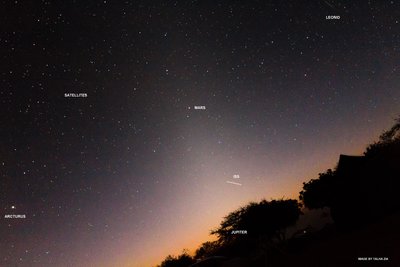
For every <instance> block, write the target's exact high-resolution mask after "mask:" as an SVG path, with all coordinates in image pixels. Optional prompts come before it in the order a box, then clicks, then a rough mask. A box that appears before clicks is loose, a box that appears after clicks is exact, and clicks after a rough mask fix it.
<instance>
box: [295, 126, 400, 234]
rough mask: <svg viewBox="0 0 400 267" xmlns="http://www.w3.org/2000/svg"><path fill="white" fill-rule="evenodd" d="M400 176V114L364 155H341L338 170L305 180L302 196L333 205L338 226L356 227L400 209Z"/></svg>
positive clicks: (312, 203) (307, 201) (314, 204)
mask: <svg viewBox="0 0 400 267" xmlns="http://www.w3.org/2000/svg"><path fill="white" fill-rule="evenodd" d="M399 177H400V118H398V119H396V122H395V124H394V126H393V127H392V128H391V129H389V130H387V131H385V132H384V133H383V134H382V135H381V136H380V138H379V141H377V142H375V143H373V144H371V145H369V146H368V147H367V149H366V151H365V152H364V155H363V156H358V157H357V156H345V155H341V156H340V158H339V163H338V165H337V167H336V170H335V171H332V170H328V171H327V172H325V173H322V174H320V175H319V178H318V179H312V180H310V181H309V182H307V183H304V184H303V190H302V191H301V192H300V197H299V198H300V200H301V201H302V203H303V204H304V205H305V206H306V207H307V208H310V209H317V208H323V207H330V208H331V215H332V218H333V220H334V221H335V223H336V224H337V225H338V226H340V227H343V228H352V227H355V226H357V225H359V224H363V223H367V222H370V221H374V220H376V219H378V218H380V217H382V216H385V215H387V214H390V213H393V212H395V211H399V210H400V201H399V200H398V198H397V197H396V195H397V191H398V188H399V186H400V180H399Z"/></svg>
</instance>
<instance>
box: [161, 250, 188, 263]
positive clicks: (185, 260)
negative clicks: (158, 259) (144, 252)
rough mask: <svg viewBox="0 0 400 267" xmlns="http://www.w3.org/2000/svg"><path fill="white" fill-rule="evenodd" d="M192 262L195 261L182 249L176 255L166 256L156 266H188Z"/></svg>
mask: <svg viewBox="0 0 400 267" xmlns="http://www.w3.org/2000/svg"><path fill="white" fill-rule="evenodd" d="M193 263H195V260H194V259H193V258H192V257H191V256H190V255H188V254H187V252H186V251H184V252H183V253H182V254H181V255H179V256H177V257H174V256H171V255H169V256H167V257H166V258H165V259H164V261H163V262H162V263H161V265H159V266H158V267H188V266H189V265H191V264H193Z"/></svg>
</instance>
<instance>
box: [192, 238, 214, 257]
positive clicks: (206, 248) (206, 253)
mask: <svg viewBox="0 0 400 267" xmlns="http://www.w3.org/2000/svg"><path fill="white" fill-rule="evenodd" d="M219 249H220V244H219V242H218V241H207V242H204V243H203V244H201V246H200V247H199V248H198V249H197V250H196V252H195V255H194V258H195V259H203V258H206V257H210V256H213V255H216V254H217V253H218V251H219Z"/></svg>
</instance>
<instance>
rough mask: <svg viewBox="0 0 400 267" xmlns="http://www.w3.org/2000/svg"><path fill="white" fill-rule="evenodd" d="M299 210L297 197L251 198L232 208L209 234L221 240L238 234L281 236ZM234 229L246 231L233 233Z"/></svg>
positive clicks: (271, 237)
mask: <svg viewBox="0 0 400 267" xmlns="http://www.w3.org/2000/svg"><path fill="white" fill-rule="evenodd" d="M300 214H301V210H300V206H299V203H298V202H297V200H292V199H288V200H272V201H266V200H263V201H261V202H259V203H255V202H252V203H250V204H248V205H247V206H244V207H241V208H239V209H237V210H236V211H234V212H231V213H230V214H229V215H228V216H226V217H225V218H224V220H223V221H222V222H221V224H220V226H219V227H218V228H217V229H215V230H213V231H211V234H214V235H217V237H218V241H219V242H220V243H222V244H223V243H229V242H231V241H233V240H237V239H239V238H263V239H267V240H272V239H274V238H275V239H278V240H282V239H284V238H285V236H284V230H285V229H286V228H287V227H288V226H291V225H293V224H294V223H295V222H296V221H297V219H298V218H299V216H300ZM235 231H246V234H244V235H242V234H239V235H236V234H235ZM239 233H242V232H239Z"/></svg>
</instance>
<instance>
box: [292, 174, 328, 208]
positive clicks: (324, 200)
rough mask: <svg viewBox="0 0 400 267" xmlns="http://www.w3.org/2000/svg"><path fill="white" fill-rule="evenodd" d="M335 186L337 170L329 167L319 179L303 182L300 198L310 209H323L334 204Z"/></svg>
mask: <svg viewBox="0 0 400 267" xmlns="http://www.w3.org/2000/svg"><path fill="white" fill-rule="evenodd" d="M334 187H335V172H334V171H332V170H331V169H328V170H327V171H326V172H324V173H320V174H319V178H318V179H311V180H310V181H309V182H307V183H303V190H302V191H301V192H300V197H299V199H300V200H301V201H302V202H303V204H304V205H305V206H306V207H307V208H309V209H321V208H323V207H329V206H331V204H332V201H333V197H334V190H333V188H334Z"/></svg>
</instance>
